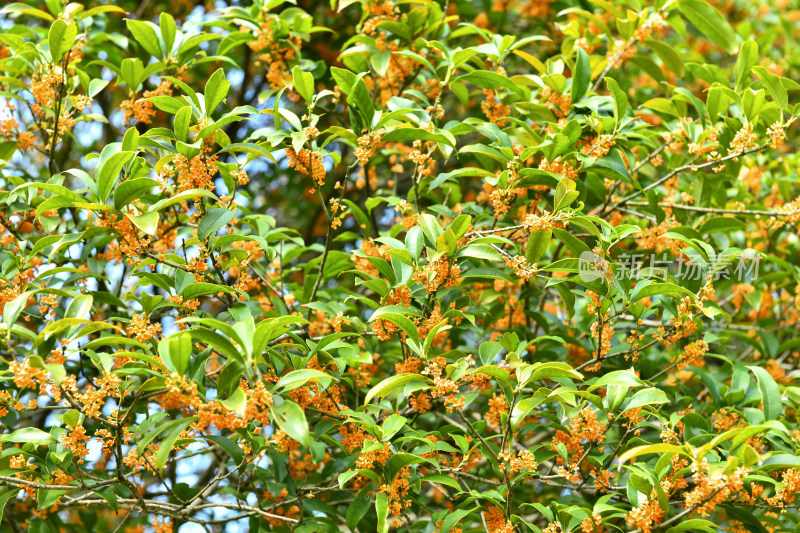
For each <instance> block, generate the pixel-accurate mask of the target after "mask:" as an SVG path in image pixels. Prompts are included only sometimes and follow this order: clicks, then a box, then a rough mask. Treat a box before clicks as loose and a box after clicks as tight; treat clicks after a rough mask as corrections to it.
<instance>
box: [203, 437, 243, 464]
mask: <svg viewBox="0 0 800 533" xmlns="http://www.w3.org/2000/svg"><path fill="white" fill-rule="evenodd" d="M203 438H204V439H206V440H209V441H211V442H213V443H214V444H217V445H218V446H219V447H220V448H222V449H223V450H225V453H227V454H228V455H230V456H231V459H233V462H234V463H236V464H237V465H239V464H242V460H244V451H242V448H241V447H240V446H239V445H238V444H236V443H235V442H233V441H232V440H231V439H229V438H228V437H222V436H219V435H205V436H203Z"/></svg>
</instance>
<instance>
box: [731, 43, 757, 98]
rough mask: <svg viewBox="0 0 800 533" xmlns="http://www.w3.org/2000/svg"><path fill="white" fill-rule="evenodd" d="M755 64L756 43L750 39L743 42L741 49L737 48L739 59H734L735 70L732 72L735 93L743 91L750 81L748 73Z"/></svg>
mask: <svg viewBox="0 0 800 533" xmlns="http://www.w3.org/2000/svg"><path fill="white" fill-rule="evenodd" d="M757 64H758V43H757V42H756V41H754V40H752V39H750V40H749V41H745V42H743V43H742V46H741V48H739V57H737V58H736V68H734V71H733V72H734V77H735V79H736V92H737V93H741V92H742V91H743V90H744V88H745V86H746V85H747V82H748V81H750V73H751V72H752V71H753V67H754V66H756V65H757Z"/></svg>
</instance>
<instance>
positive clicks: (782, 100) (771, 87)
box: [752, 66, 789, 111]
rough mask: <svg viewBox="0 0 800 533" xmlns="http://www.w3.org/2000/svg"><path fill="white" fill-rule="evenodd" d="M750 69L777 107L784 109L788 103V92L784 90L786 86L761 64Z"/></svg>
mask: <svg viewBox="0 0 800 533" xmlns="http://www.w3.org/2000/svg"><path fill="white" fill-rule="evenodd" d="M752 70H753V72H755V73H756V75H757V76H758V79H760V80H761V83H762V84H763V85H764V87H765V88H766V89H767V92H769V95H770V96H771V97H772V99H773V100H774V101H775V103H776V104H778V107H780V108H781V110H782V111H785V110H786V107H787V106H788V105H789V94H788V93H787V92H786V87H784V86H783V83H782V82H781V78H780V77H779V76H776V75H775V74H773V73H772V72H770V71H768V70H767V69H765V68H764V67H762V66H757V67H753V69H752Z"/></svg>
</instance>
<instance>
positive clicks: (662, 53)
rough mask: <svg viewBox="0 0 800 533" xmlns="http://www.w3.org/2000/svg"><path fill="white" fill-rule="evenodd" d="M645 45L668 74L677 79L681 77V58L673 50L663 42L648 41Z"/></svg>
mask: <svg viewBox="0 0 800 533" xmlns="http://www.w3.org/2000/svg"><path fill="white" fill-rule="evenodd" d="M645 44H647V46H648V47H649V48H650V49H651V50H653V51H654V52H655V53H656V55H658V57H659V58H660V59H661V61H662V62H663V63H664V66H665V67H667V69H668V70H669V71H670V72H672V73H673V74H675V75H676V76H678V77H679V78H680V77H681V76H683V60H681V56H680V55H678V52H676V51H675V49H674V48H672V47H671V46H670V45H668V44H667V43H665V42H662V41H656V40H655V39H648V40H647V41H646V42H645Z"/></svg>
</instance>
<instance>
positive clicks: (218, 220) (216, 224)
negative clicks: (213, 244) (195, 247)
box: [197, 207, 236, 242]
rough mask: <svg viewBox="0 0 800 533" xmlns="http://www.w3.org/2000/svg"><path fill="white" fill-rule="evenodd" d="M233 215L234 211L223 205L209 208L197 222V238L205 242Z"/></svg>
mask: <svg viewBox="0 0 800 533" xmlns="http://www.w3.org/2000/svg"><path fill="white" fill-rule="evenodd" d="M234 216H236V213H235V212H234V211H231V210H230V209H227V208H225V207H215V208H213V209H209V210H208V212H207V213H206V214H205V216H204V217H203V218H201V219H200V222H199V223H198V224H197V238H198V239H200V241H201V242H205V241H206V239H207V238H208V237H209V236H212V235H214V234H216V233H217V231H219V229H220V228H222V227H223V226H225V225H226V224H227V223H228V222H230V221H231V220H232V219H233V217H234Z"/></svg>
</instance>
